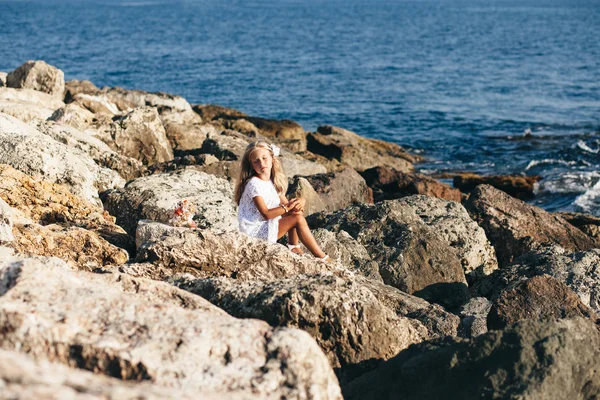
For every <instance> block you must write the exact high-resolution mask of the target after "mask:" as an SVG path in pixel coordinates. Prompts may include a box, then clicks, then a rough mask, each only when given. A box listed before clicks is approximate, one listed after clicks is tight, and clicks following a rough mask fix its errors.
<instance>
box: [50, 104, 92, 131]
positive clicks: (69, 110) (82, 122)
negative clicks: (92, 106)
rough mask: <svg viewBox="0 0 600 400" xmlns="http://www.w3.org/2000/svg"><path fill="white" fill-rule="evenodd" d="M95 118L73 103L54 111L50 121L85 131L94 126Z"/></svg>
mask: <svg viewBox="0 0 600 400" xmlns="http://www.w3.org/2000/svg"><path fill="white" fill-rule="evenodd" d="M94 118H95V116H94V114H93V113H91V112H90V111H88V110H86V109H85V108H82V107H80V106H78V105H77V104H75V103H71V104H67V105H65V106H64V107H61V108H59V109H58V110H56V111H54V113H52V115H51V116H50V117H49V118H48V119H49V120H50V121H55V122H57V123H59V124H62V125H68V126H71V127H73V128H75V129H78V130H80V131H84V130H86V129H87V128H89V127H90V125H92V123H93V122H94Z"/></svg>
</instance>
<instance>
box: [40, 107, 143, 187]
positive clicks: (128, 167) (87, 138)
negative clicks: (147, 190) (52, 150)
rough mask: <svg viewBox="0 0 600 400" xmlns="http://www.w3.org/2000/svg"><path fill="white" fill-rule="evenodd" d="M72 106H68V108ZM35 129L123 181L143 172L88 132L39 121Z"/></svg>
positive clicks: (141, 166) (139, 167)
mask: <svg viewBox="0 0 600 400" xmlns="http://www.w3.org/2000/svg"><path fill="white" fill-rule="evenodd" d="M72 105H73V104H69V106H72ZM36 127H37V129H38V130H39V131H40V132H42V133H44V134H46V135H48V136H50V137H51V138H53V139H54V140H56V141H57V142H60V143H63V144H65V145H67V146H69V147H73V148H75V149H77V150H80V151H82V152H84V153H87V154H88V155H89V156H90V157H91V158H92V159H93V160H94V161H95V162H96V164H98V165H99V166H101V167H105V168H109V169H112V170H113V171H116V172H118V173H119V175H121V177H123V178H124V179H125V180H131V179H134V178H138V177H140V176H141V175H142V173H143V171H144V165H143V164H142V162H141V161H138V160H136V159H135V158H131V157H126V156H123V155H121V154H119V153H117V152H115V151H114V150H112V149H111V148H110V147H109V146H108V145H107V144H106V143H104V142H103V141H102V140H100V139H98V138H96V137H94V136H92V135H91V134H89V132H81V131H79V130H77V129H75V128H72V127H70V126H64V125H60V124H58V123H53V122H51V121H44V122H42V121H40V122H38V123H37V124H36ZM123 184H124V183H123Z"/></svg>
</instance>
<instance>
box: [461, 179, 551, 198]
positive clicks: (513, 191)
mask: <svg viewBox="0 0 600 400" xmlns="http://www.w3.org/2000/svg"><path fill="white" fill-rule="evenodd" d="M540 179H541V178H540V177H539V176H518V175H517V176H505V175H495V176H481V175H477V174H473V173H464V174H460V175H456V176H455V177H454V179H453V182H452V183H453V185H454V187H455V188H458V189H460V190H461V192H470V191H471V190H473V189H475V188H476V187H477V186H479V185H491V186H493V187H495V188H496V189H500V190H502V191H503V192H506V193H508V194H509V195H510V196H512V197H516V198H517V199H523V200H525V199H532V198H534V197H535V194H534V190H535V187H536V184H537V182H538V181H539V180H540Z"/></svg>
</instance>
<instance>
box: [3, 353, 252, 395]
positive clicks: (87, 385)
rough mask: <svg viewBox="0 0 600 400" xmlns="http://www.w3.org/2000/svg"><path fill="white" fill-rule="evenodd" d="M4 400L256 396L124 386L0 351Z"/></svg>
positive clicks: (139, 385)
mask: <svg viewBox="0 0 600 400" xmlns="http://www.w3.org/2000/svg"><path fill="white" fill-rule="evenodd" d="M0 359H1V360H2V363H0V400H27V399H31V400H33V399H57V400H58V399H71V400H124V399H126V400H133V399H144V400H160V399H189V400H191V399H194V398H196V397H197V396H201V397H202V399H207V400H217V399H222V398H224V397H227V398H231V397H233V398H235V399H253V398H255V397H254V396H252V395H238V396H236V395H234V394H233V393H210V392H203V393H196V396H194V395H192V394H190V393H188V394H186V393H184V392H183V391H182V390H176V389H173V388H163V387H160V386H158V385H153V384H151V383H149V382H141V383H140V382H124V381H121V380H119V379H116V378H109V377H106V376H102V375H97V374H94V373H92V372H88V371H82V370H77V369H74V368H69V367H66V366H64V365H61V364H56V363H49V362H47V361H38V362H36V361H34V360H32V359H30V358H29V357H27V356H25V355H23V354H20V353H17V352H15V351H6V350H0Z"/></svg>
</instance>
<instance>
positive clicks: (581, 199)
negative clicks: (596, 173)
mask: <svg viewBox="0 0 600 400" xmlns="http://www.w3.org/2000/svg"><path fill="white" fill-rule="evenodd" d="M573 204H575V207H577V210H578V211H583V212H587V213H592V214H597V213H598V212H600V180H598V182H596V184H595V185H594V186H592V187H591V188H590V189H588V190H586V191H585V193H583V194H582V195H580V196H577V198H576V199H575V201H574V202H573Z"/></svg>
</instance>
